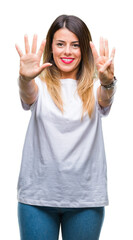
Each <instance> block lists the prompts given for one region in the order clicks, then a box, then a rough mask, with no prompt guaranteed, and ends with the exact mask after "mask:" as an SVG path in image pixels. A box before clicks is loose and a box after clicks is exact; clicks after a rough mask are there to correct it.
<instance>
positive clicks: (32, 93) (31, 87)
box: [18, 75, 38, 105]
mask: <svg viewBox="0 0 133 240" xmlns="http://www.w3.org/2000/svg"><path fill="white" fill-rule="evenodd" d="M18 85H19V94H20V98H21V99H22V101H23V102H24V103H27V104H29V105H30V104H32V103H34V102H35V100H36V98H37V95H38V86H37V84H36V83H35V79H32V80H31V81H26V80H24V79H23V77H22V76H21V75H20V76H19V81H18Z"/></svg>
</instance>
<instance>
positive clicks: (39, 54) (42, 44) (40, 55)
mask: <svg viewBox="0 0 133 240" xmlns="http://www.w3.org/2000/svg"><path fill="white" fill-rule="evenodd" d="M45 44H46V40H45V39H44V40H43V41H42V43H41V46H40V48H39V50H38V53H37V55H38V56H39V58H40V59H41V57H42V54H43V51H44V48H45Z"/></svg>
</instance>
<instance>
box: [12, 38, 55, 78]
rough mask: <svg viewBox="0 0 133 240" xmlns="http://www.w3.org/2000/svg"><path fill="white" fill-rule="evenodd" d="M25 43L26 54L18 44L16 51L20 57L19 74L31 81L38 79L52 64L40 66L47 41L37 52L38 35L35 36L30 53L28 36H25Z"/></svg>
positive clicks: (43, 42)
mask: <svg viewBox="0 0 133 240" xmlns="http://www.w3.org/2000/svg"><path fill="white" fill-rule="evenodd" d="M24 42H25V54H23V52H22V50H21V49H20V48H19V46H18V45H17V44H16V45H15V47H16V50H17V52H18V54H19V56H20V71H19V74H20V75H21V76H22V77H23V79H24V80H26V81H30V80H32V79H34V78H35V77H37V76H38V75H39V74H40V73H41V72H42V71H43V70H44V68H46V67H49V66H51V65H52V64H51V63H45V64H42V65H41V66H40V61H41V57H42V54H43V51H44V47H45V40H43V41H42V43H41V46H40V48H39V50H38V52H37V53H36V51H37V35H34V36H33V42H32V48H31V52H30V46H29V41H28V36H27V35H25V36H24Z"/></svg>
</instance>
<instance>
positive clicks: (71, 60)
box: [61, 58, 74, 64]
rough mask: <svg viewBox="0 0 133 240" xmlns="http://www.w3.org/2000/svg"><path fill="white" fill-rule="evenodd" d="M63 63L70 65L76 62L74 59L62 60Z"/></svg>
mask: <svg viewBox="0 0 133 240" xmlns="http://www.w3.org/2000/svg"><path fill="white" fill-rule="evenodd" d="M61 61H62V62H63V63H66V64H70V63H72V62H73V61H74V58H61Z"/></svg>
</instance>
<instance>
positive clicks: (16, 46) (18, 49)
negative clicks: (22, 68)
mask: <svg viewBox="0 0 133 240" xmlns="http://www.w3.org/2000/svg"><path fill="white" fill-rule="evenodd" d="M15 48H16V50H17V52H18V54H19V56H20V57H22V56H23V52H22V50H21V49H20V48H19V46H18V45H17V44H15Z"/></svg>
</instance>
